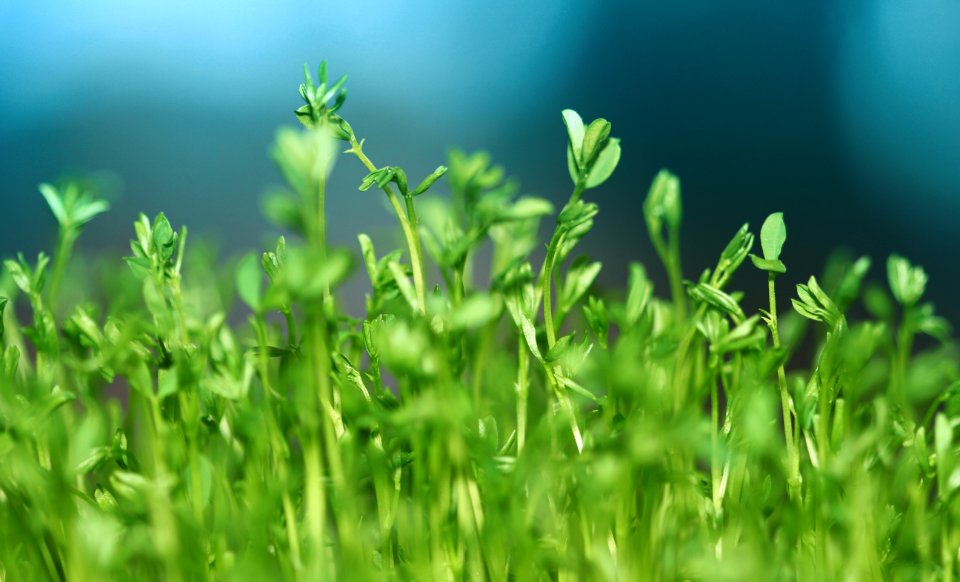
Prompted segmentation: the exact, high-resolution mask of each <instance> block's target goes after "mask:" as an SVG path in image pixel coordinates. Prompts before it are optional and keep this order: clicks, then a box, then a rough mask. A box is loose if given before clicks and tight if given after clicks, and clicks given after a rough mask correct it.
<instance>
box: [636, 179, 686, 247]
mask: <svg viewBox="0 0 960 582" xmlns="http://www.w3.org/2000/svg"><path fill="white" fill-rule="evenodd" d="M643 216H644V219H645V220H646V222H647V230H648V231H649V232H650V234H651V236H658V237H659V236H661V231H662V224H663V221H664V220H665V221H666V222H667V224H668V225H669V226H670V228H672V229H677V228H680V222H681V219H682V217H683V209H682V204H681V202H680V180H679V179H677V177H676V176H674V175H673V174H671V173H670V172H668V171H667V170H660V172H659V173H658V174H657V175H656V177H655V178H654V179H653V183H652V184H651V185H650V190H649V191H648V192H647V198H646V200H644V203H643Z"/></svg>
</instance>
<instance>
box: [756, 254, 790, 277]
mask: <svg viewBox="0 0 960 582" xmlns="http://www.w3.org/2000/svg"><path fill="white" fill-rule="evenodd" d="M750 260H751V261H753V266H754V267H756V268H758V269H760V270H761V271H767V272H768V273H779V274H782V273H786V272H787V266H786V265H784V264H783V261H781V260H780V259H776V260H770V259H761V258H760V257H758V256H757V255H755V254H753V253H750Z"/></svg>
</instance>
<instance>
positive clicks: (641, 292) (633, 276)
mask: <svg viewBox="0 0 960 582" xmlns="http://www.w3.org/2000/svg"><path fill="white" fill-rule="evenodd" d="M652 296H653V283H651V282H650V279H649V278H648V277H647V270H646V269H645V268H644V266H643V265H642V264H640V263H630V276H629V279H628V281H627V302H626V305H625V306H624V319H625V320H626V321H625V323H626V325H627V326H632V325H633V324H635V323H636V322H637V321H638V320H639V319H640V316H641V315H643V312H644V311H645V310H646V308H647V304H648V303H649V302H650V298H651V297H652Z"/></svg>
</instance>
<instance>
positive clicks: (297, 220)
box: [261, 191, 305, 233]
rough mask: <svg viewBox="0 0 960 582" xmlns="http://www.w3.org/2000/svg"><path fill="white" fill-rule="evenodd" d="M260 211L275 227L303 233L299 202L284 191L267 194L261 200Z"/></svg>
mask: <svg viewBox="0 0 960 582" xmlns="http://www.w3.org/2000/svg"><path fill="white" fill-rule="evenodd" d="M261 209H262V210H263V214H264V215H266V217H267V219H268V220H269V221H270V222H272V223H273V224H275V225H276V226H279V227H280V228H289V229H290V230H293V231H295V232H298V233H303V232H304V230H305V229H304V222H303V214H302V213H301V209H300V202H299V200H297V198H296V197H295V196H293V195H291V194H290V193H288V192H284V191H274V192H270V193H268V194H267V195H266V196H264V198H263V202H262V204H261Z"/></svg>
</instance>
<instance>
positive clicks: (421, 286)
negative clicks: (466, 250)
mask: <svg viewBox="0 0 960 582" xmlns="http://www.w3.org/2000/svg"><path fill="white" fill-rule="evenodd" d="M350 146H351V147H350V149H349V150H348V151H349V152H351V153H353V154H354V155H355V156H356V157H357V159H359V160H360V163H362V164H363V165H364V167H366V168H367V169H368V170H369V171H371V172H373V171H375V170H376V169H377V166H375V165H374V163H373V162H371V161H370V158H368V157H367V155H366V154H365V153H364V152H363V146H362V145H361V144H360V142H358V141H357V138H356V137H353V136H351V138H350ZM383 191H384V193H385V194H386V195H387V200H388V201H389V202H390V206H392V207H393V211H394V212H395V213H396V215H397V220H398V221H399V222H400V228H401V229H402V230H403V236H404V238H406V241H407V252H408V253H409V254H410V268H411V269H412V270H413V285H414V288H415V289H416V292H417V303H418V305H417V309H418V311H420V313H426V283H425V282H424V277H423V258H422V254H421V252H420V234H419V232H417V230H416V220H417V217H416V214H415V213H414V214H412V215H411V216H408V215H407V212H406V211H405V210H404V208H403V206H401V204H400V200H399V198H398V197H397V195H396V194H395V193H394V192H393V188H391V187H390V185H389V184H387V185H386V186H384V188H383ZM407 208H408V209H412V208H413V200H412V199H408V202H407Z"/></svg>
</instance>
